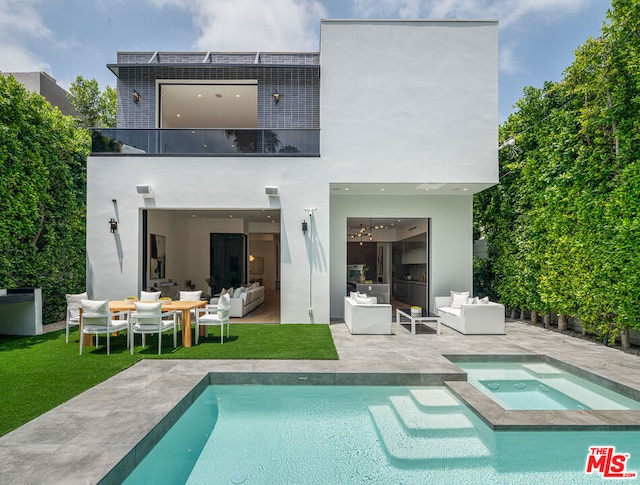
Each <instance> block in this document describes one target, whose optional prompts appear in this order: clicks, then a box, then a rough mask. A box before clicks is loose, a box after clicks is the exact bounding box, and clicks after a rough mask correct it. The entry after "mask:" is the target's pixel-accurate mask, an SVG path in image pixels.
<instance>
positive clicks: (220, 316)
mask: <svg viewBox="0 0 640 485" xmlns="http://www.w3.org/2000/svg"><path fill="white" fill-rule="evenodd" d="M230 309H231V300H230V298H229V294H228V293H227V294H225V295H222V296H221V297H220V299H219V300H218V304H217V305H207V306H206V307H205V308H204V309H203V310H202V309H198V311H196V345H198V337H199V334H200V326H201V325H202V326H207V327H209V326H212V325H217V326H219V327H220V343H224V326H225V325H226V326H227V340H228V339H229V310H230ZM207 333H208V331H207ZM205 335H206V334H205Z"/></svg>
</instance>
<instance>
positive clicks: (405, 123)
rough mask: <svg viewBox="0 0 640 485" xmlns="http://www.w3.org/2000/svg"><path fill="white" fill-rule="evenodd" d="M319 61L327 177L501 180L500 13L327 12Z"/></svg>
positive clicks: (341, 179) (411, 180)
mask: <svg viewBox="0 0 640 485" xmlns="http://www.w3.org/2000/svg"><path fill="white" fill-rule="evenodd" d="M320 65H321V69H322V71H321V76H322V77H321V91H320V99H321V105H320V108H321V109H320V120H321V123H322V131H321V147H322V158H323V159H324V160H326V161H327V166H328V168H329V169H330V170H331V180H332V181H333V182H351V181H354V182H380V181H382V180H384V181H386V182H398V183H401V182H408V183H416V182H418V183H419V182H489V183H496V182H497V181H498V165H497V153H498V150H497V146H498V131H497V130H498V23H497V21H480V22H468V21H394V20H365V21H360V20H353V21H351V20H325V21H322V24H321V48H320ZM389 167H393V170H389ZM381 176H382V177H383V178H381Z"/></svg>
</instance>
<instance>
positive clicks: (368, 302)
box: [356, 296, 375, 305]
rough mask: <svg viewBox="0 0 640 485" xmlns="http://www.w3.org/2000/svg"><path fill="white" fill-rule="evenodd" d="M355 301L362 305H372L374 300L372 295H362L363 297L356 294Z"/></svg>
mask: <svg viewBox="0 0 640 485" xmlns="http://www.w3.org/2000/svg"><path fill="white" fill-rule="evenodd" d="M356 303H360V304H362V305H373V304H374V303H375V302H374V299H373V297H370V298H368V297H364V298H363V297H361V296H356Z"/></svg>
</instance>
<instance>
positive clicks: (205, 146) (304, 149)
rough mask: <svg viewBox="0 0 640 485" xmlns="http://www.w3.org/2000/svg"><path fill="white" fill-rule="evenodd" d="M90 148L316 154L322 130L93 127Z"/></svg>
mask: <svg viewBox="0 0 640 485" xmlns="http://www.w3.org/2000/svg"><path fill="white" fill-rule="evenodd" d="M91 152H92V153H95V154H98V153H122V154H141V155H142V154H150V155H158V154H162V155H209V156H252V155H255V156H268V157H286V156H293V157H314V156H315V157H317V156H319V155H320V130H317V129H291V130H289V129H284V130H280V129H278V130H247V129H238V130H236V129H234V130H219V129H215V130H214V129H118V128H94V129H92V130H91Z"/></svg>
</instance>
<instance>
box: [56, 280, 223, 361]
mask: <svg viewBox="0 0 640 485" xmlns="http://www.w3.org/2000/svg"><path fill="white" fill-rule="evenodd" d="M201 294H202V292H200V291H181V292H180V300H175V301H173V300H171V299H170V298H161V297H160V295H161V292H159V291H158V292H145V291H143V292H141V294H140V299H139V300H138V299H137V298H127V299H125V300H115V301H108V300H89V299H88V295H87V293H79V294H74V295H67V319H66V342H67V343H69V327H70V326H73V325H78V326H79V328H80V339H79V340H80V354H81V355H82V350H83V348H84V347H85V346H87V345H91V340H92V336H95V345H96V347H97V346H98V336H99V335H105V336H106V340H107V345H106V347H107V354H109V353H110V351H111V349H110V337H111V335H112V334H117V333H118V332H121V331H127V347H128V348H129V349H130V351H131V354H132V355H133V349H134V346H135V343H134V342H135V335H136V334H141V335H142V345H143V346H144V345H145V336H146V335H149V334H158V354H160V353H161V351H162V334H163V333H164V332H170V331H173V346H174V348H175V347H176V346H177V332H178V327H179V326H180V325H181V326H182V345H183V346H184V347H191V319H192V318H191V317H192V315H193V316H195V330H196V331H195V343H196V345H197V344H198V338H199V336H200V335H206V329H207V327H209V326H219V327H220V343H224V326H225V325H226V326H227V338H229V313H230V308H231V303H230V296H229V295H228V294H224V295H221V296H220V297H219V298H216V301H215V302H214V303H208V302H207V301H206V300H201V299H200V297H201Z"/></svg>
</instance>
